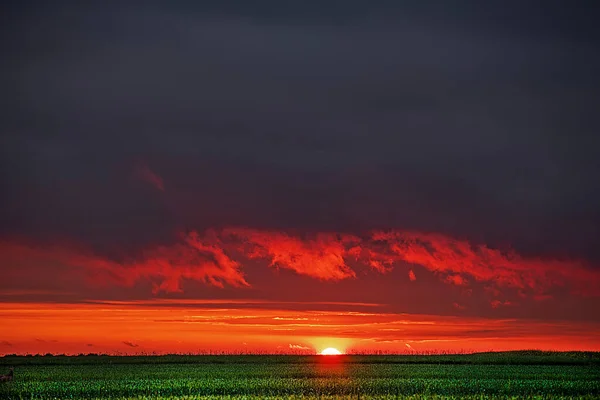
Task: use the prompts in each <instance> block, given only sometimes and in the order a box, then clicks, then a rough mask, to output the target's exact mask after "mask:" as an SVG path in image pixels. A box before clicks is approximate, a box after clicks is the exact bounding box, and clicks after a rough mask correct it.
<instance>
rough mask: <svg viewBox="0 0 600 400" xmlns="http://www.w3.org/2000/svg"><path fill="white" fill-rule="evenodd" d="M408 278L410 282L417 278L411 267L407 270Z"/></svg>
mask: <svg viewBox="0 0 600 400" xmlns="http://www.w3.org/2000/svg"><path fill="white" fill-rule="evenodd" d="M408 279H410V281H411V282H414V281H416V280H417V277H416V276H415V273H414V272H413V270H412V269H411V270H410V271H408Z"/></svg>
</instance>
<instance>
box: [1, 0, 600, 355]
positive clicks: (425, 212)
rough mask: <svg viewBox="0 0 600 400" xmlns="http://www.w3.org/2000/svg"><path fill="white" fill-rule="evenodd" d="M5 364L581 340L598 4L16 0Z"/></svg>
mask: <svg viewBox="0 0 600 400" xmlns="http://www.w3.org/2000/svg"><path fill="white" fill-rule="evenodd" d="M3 8H4V9H3V12H2V17H1V18H2V20H1V21H0V22H1V23H0V29H1V32H2V33H1V35H0V48H1V51H2V54H3V62H2V63H1V64H0V84H1V87H2V88H3V89H2V90H1V91H0V105H1V106H0V132H1V134H0V355H2V354H13V353H18V354H25V353H29V354H36V353H42V354H43V353H67V354H78V353H110V354H135V353H144V354H150V353H169V352H181V353H190V352H217V353H218V352H263V353H264V352H267V353H270V352H273V353H286V352H290V353H314V352H320V351H321V350H322V349H324V348H326V347H335V348H338V349H340V351H344V352H373V351H385V352H399V353H406V352H408V353H410V352H417V353H419V352H432V351H442V352H448V351H451V352H455V351H456V352H466V351H486V350H511V349H531V348H539V349H545V350H600V314H598V312H597V310H598V309H599V307H600V250H599V249H600V247H599V246H598V243H600V206H599V204H600V179H598V177H599V176H600V161H599V160H600V159H599V158H598V157H597V153H598V151H597V149H598V146H600V139H598V132H599V131H600V120H599V118H598V112H597V105H598V104H600V75H598V73H597V71H599V70H600V51H598V50H599V48H600V28H599V27H598V24H597V23H596V16H597V15H598V11H600V5H598V4H596V3H595V2H592V1H589V2H588V1H584V0H582V1H581V2H579V3H577V5H574V4H573V3H572V2H569V1H559V0H547V1H545V2H543V3H541V2H537V1H529V0H520V1H510V0H509V1H499V0H498V1H497V0H489V1H486V2H484V3H482V2H480V1H476V0H462V1H456V2H447V1H442V0H438V1H436V0H428V1H421V0H420V1H416V0H415V1H412V0H406V1H403V2H400V1H384V0H380V1H378V0H371V1H361V0H346V1H333V0H330V1H323V0H321V1H313V0H307V1H282V0H279V1H274V0H273V1H267V0H263V1H261V0H257V1H252V2H248V1H245V0H244V1H242V0H238V1H212V0H207V1H202V2H194V1H177V0H175V1H158V0H150V1H146V2H144V4H141V3H140V2H133V1H129V0H123V1H121V2H108V3H107V2H100V1H89V2H83V3H81V4H80V3H75V2H68V1H64V0H57V1H53V2H42V1H31V0H30V1H20V2H8V3H7V5H3Z"/></svg>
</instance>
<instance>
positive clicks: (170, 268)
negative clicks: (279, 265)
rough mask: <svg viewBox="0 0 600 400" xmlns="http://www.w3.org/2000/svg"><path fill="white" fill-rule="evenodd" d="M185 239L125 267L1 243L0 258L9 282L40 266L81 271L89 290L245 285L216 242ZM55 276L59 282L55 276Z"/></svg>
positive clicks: (53, 249) (87, 255) (69, 250)
mask: <svg viewBox="0 0 600 400" xmlns="http://www.w3.org/2000/svg"><path fill="white" fill-rule="evenodd" d="M184 239H185V243H183V244H176V245H173V246H161V247H157V248H153V249H149V250H146V251H144V252H143V253H142V254H141V255H140V256H139V257H138V258H137V259H132V260H127V261H123V262H117V261H114V260H110V259H108V258H106V257H101V256H98V255H96V254H93V253H91V252H89V251H82V250H80V249H76V248H74V247H72V246H58V245H46V246H27V245H21V244H16V243H7V242H4V243H2V244H1V245H0V254H1V255H2V264H3V265H6V266H7V267H9V268H10V269H9V271H8V276H9V278H10V277H11V276H12V275H19V274H20V275H23V274H22V273H21V272H23V271H22V270H21V268H19V267H18V266H19V265H22V266H24V267H25V268H34V269H36V270H39V266H40V265H53V266H54V267H55V272H57V273H59V272H58V271H61V272H62V273H63V274H65V275H70V274H72V271H78V272H83V273H84V274H85V277H86V278H87V280H88V281H89V282H90V283H91V284H93V285H98V284H100V285H103V284H104V285H105V284H116V285H121V286H127V287H131V286H133V285H134V284H136V282H138V281H140V280H150V281H152V282H153V284H154V288H153V292H154V293H157V292H161V291H162V292H181V291H182V290H181V281H182V279H191V280H197V281H201V282H205V283H208V284H211V285H214V286H218V287H223V286H224V284H228V285H231V286H236V287H240V286H248V283H247V282H246V280H245V279H244V276H243V274H242V273H241V271H240V266H239V264H238V263H237V262H236V261H233V260H232V259H230V258H229V257H228V256H226V255H225V254H224V252H223V250H222V249H221V248H220V247H219V243H218V242H215V243H210V242H209V241H208V240H206V239H205V240H201V239H200V238H198V237H197V235H195V234H192V235H189V236H187V237H185V238H184ZM11 267H14V268H11ZM30 272H31V271H30ZM38 273H39V271H38ZM20 275H19V276H20ZM25 275H27V274H25ZM29 275H31V274H29ZM53 277H54V278H56V279H58V278H57V276H55V275H53Z"/></svg>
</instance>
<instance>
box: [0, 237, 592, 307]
mask: <svg viewBox="0 0 600 400" xmlns="http://www.w3.org/2000/svg"><path fill="white" fill-rule="evenodd" d="M248 258H250V259H262V260H264V261H265V262H266V263H268V264H269V265H270V266H272V267H275V268H285V269H289V270H292V271H294V272H296V273H298V274H301V275H305V276H310V277H313V278H317V279H321V280H330V281H338V280H342V279H347V278H355V277H356V276H357V273H356V271H355V269H356V268H363V269H365V270H374V271H376V272H379V273H386V272H388V271H390V270H391V269H392V268H393V266H394V265H395V263H398V262H406V263H409V264H414V265H419V266H421V267H423V268H425V269H428V270H430V271H432V272H434V273H438V274H440V275H441V277H442V279H443V280H444V281H445V282H447V283H450V284H454V285H458V286H465V285H466V284H467V281H468V280H469V281H479V282H485V283H486V290H489V291H491V292H492V294H493V296H494V297H497V296H498V295H499V294H500V292H499V291H498V288H502V287H512V288H514V289H518V291H519V293H520V294H521V295H522V296H534V298H536V299H539V298H544V297H543V296H547V291H548V290H549V289H552V288H555V287H562V286H565V287H568V288H569V289H570V290H571V291H572V292H573V293H576V294H580V295H593V296H598V295H600V273H599V272H598V271H593V270H591V269H586V268H585V266H584V264H582V263H579V262H572V261H557V260H543V259H539V258H524V257H522V256H520V255H518V254H516V253H514V252H508V253H507V252H501V251H499V250H495V249H490V248H488V247H486V246H483V245H471V244H470V243H468V242H466V241H460V240H456V239H452V238H449V237H446V236H442V235H437V234H422V233H414V232H401V231H389V232H375V233H373V234H371V235H370V236H369V237H366V238H363V239H360V238H358V237H356V236H352V235H344V234H336V233H320V234H315V235H313V236H309V237H302V236H293V235H290V234H288V233H285V232H276V231H265V230H257V229H250V228H228V229H223V230H218V231H215V230H208V231H206V232H204V233H202V234H199V233H196V232H191V233H189V234H185V235H182V236H181V241H180V243H178V244H174V245H171V246H160V247H153V248H149V249H146V250H145V251H143V252H142V253H141V254H137V255H136V257H134V258H131V259H127V260H121V261H116V260H112V259H109V258H106V257H102V256H99V255H97V254H94V253H92V252H89V251H82V250H81V249H76V248H74V247H72V246H57V245H54V246H50V245H46V246H30V245H24V244H18V243H15V242H3V243H1V242H0V265H2V266H3V269H5V270H6V268H7V267H8V275H7V276H8V279H7V280H6V281H8V282H10V281H11V279H12V280H13V281H16V280H18V279H26V276H31V275H32V274H31V271H32V270H31V268H34V267H33V266H35V265H37V266H38V267H37V270H36V271H37V272H35V273H34V275H35V276H36V277H37V278H36V279H38V280H40V282H41V280H44V279H52V278H54V279H55V281H56V282H59V281H62V280H61V279H62V278H57V277H56V275H53V274H54V273H58V272H56V271H59V270H60V271H62V272H60V273H63V274H65V277H69V278H70V279H71V278H72V277H73V276H75V275H76V274H79V276H80V280H81V276H86V277H87V278H88V280H89V281H90V282H92V283H95V284H98V283H101V284H117V285H122V286H127V287H131V286H133V285H135V284H137V283H138V282H140V281H150V282H152V284H153V285H154V287H153V291H154V292H155V293H157V292H181V291H182V287H181V284H182V281H183V280H186V279H187V280H195V281H199V282H204V283H207V284H210V285H214V286H218V287H223V286H225V285H229V286H234V287H243V286H249V284H248V282H246V280H245V277H244V274H243V273H242V265H241V263H242V262H243V260H247V259H248ZM40 265H52V266H53V267H52V268H49V269H44V270H43V271H41V270H40V268H39V266H40ZM20 266H24V268H21V267H20ZM27 268H30V269H29V270H27ZM353 268H354V269H353ZM27 271H28V272H27ZM26 272H27V273H26ZM60 273H59V274H60ZM11 274H12V275H11ZM28 274H29V275H28ZM44 274H47V275H48V276H47V277H46V275H44ZM17 275H18V276H19V278H18V279H17V278H15V276H17ZM42 275H43V277H42ZM38 276H39V277H38ZM11 277H12V278H11ZM408 277H409V279H410V280H411V281H414V280H416V276H415V273H414V272H413V270H412V269H411V270H409V272H408ZM72 279H74V278H72ZM503 305H506V304H504V303H503Z"/></svg>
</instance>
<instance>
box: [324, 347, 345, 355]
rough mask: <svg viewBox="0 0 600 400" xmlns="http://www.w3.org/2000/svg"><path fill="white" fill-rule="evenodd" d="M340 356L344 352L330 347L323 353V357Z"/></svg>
mask: <svg viewBox="0 0 600 400" xmlns="http://www.w3.org/2000/svg"><path fill="white" fill-rule="evenodd" d="M340 354H342V352H341V351H339V350H338V349H334V348H333V347H328V348H326V349H325V350H323V351H322V352H321V355H323V356H337V355H340Z"/></svg>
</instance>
